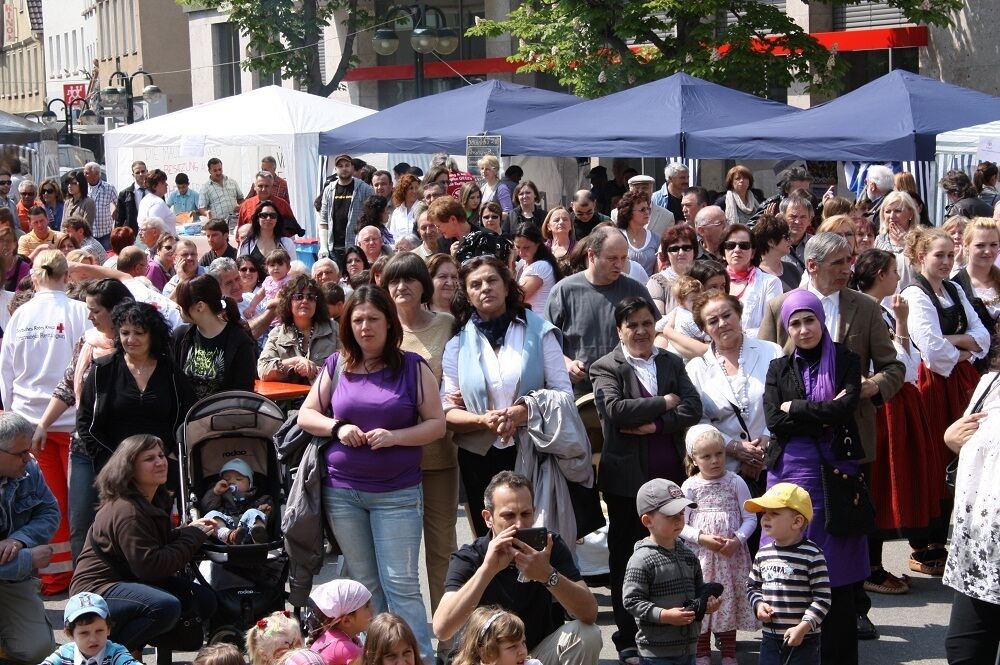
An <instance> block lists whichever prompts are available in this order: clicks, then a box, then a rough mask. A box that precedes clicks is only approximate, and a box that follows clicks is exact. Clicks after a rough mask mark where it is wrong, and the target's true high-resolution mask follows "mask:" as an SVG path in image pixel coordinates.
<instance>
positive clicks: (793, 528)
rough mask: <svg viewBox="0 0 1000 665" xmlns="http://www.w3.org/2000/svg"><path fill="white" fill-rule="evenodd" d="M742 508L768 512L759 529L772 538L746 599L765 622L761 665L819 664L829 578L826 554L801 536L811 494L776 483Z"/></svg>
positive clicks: (755, 565)
mask: <svg viewBox="0 0 1000 665" xmlns="http://www.w3.org/2000/svg"><path fill="white" fill-rule="evenodd" d="M743 505H744V506H745V507H746V509H747V510H749V511H751V512H754V513H764V515H763V517H762V518H761V521H760V523H761V528H762V529H763V530H764V533H765V534H767V535H768V536H769V537H770V538H771V539H772V542H771V543H769V544H767V545H764V546H762V547H761V548H760V550H759V551H758V552H757V556H756V558H755V559H754V562H753V566H752V567H751V569H750V580H749V582H748V583H747V598H749V599H750V604H751V605H752V606H753V609H754V612H755V613H756V614H757V618H758V619H760V620H761V621H762V622H763V623H764V630H763V637H762V639H761V644H760V660H759V664H760V665H772V664H775V665H777V664H779V663H780V664H784V665H819V662H820V639H819V635H820V624H821V623H822V622H823V618H824V617H825V616H826V613H827V611H829V609H830V578H829V576H828V574H827V570H826V558H825V557H824V556H823V550H821V549H820V548H819V547H818V546H817V545H816V544H815V543H814V542H812V541H811V540H809V539H808V538H806V537H805V536H803V532H804V531H805V529H806V526H808V524H809V520H811V519H812V516H813V509H812V500H811V499H810V498H809V493H808V492H806V491H805V490H804V489H802V488H801V487H799V486H798V485H795V484H793V483H777V484H776V485H774V486H773V487H772V488H771V489H769V490H768V491H767V492H766V493H765V494H764V495H763V496H761V497H758V498H756V499H748V500H747V501H746V502H744V504H743Z"/></svg>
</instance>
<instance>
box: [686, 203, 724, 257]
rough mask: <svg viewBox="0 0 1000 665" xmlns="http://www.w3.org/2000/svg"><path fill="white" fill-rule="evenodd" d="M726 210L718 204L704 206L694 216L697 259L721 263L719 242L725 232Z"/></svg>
mask: <svg viewBox="0 0 1000 665" xmlns="http://www.w3.org/2000/svg"><path fill="white" fill-rule="evenodd" d="M727 224H728V222H727V220H726V211H725V210H723V209H722V208H720V207H719V206H705V207H704V208H702V209H701V210H699V211H698V214H697V215H695V216H694V230H695V231H696V232H697V233H698V248H699V249H698V256H697V257H695V260H697V261H718V262H720V263H723V262H724V261H723V260H722V249H721V248H720V247H719V243H720V242H721V241H722V234H723V233H725V232H726V226H727Z"/></svg>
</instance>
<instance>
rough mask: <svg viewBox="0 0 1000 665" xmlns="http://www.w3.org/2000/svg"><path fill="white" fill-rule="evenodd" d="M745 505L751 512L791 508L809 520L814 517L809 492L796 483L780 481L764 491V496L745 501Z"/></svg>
mask: <svg viewBox="0 0 1000 665" xmlns="http://www.w3.org/2000/svg"><path fill="white" fill-rule="evenodd" d="M743 507H744V508H746V509H747V510H749V511H750V512H751V513H762V512H764V511H765V510H768V509H774V508H791V509H792V510H794V511H797V512H799V513H801V514H802V516H803V517H805V518H806V521H807V522H810V521H812V518H813V504H812V499H810V498H809V492H807V491H805V490H804V489H802V488H801V487H799V486H798V485H796V484H795V483H778V484H777V485H775V486H774V487H772V488H771V489H769V490H767V491H766V492H764V495H763V496H759V497H757V498H756V499H747V500H746V501H744V502H743Z"/></svg>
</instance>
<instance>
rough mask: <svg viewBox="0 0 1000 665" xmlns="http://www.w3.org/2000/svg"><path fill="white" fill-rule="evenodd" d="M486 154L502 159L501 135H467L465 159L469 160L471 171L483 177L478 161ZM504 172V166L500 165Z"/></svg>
mask: <svg viewBox="0 0 1000 665" xmlns="http://www.w3.org/2000/svg"><path fill="white" fill-rule="evenodd" d="M486 155H493V156H494V157H496V158H497V159H498V160H499V159H500V137H499V136H467V137H465V159H466V160H467V161H468V167H467V168H468V169H469V173H471V174H472V175H474V176H477V177H482V175H483V174H482V173H480V172H479V166H478V165H477V164H476V162H478V161H479V159H480V158H482V157H485V156H486ZM500 173H501V174H502V173H503V167H502V166H501V167H500Z"/></svg>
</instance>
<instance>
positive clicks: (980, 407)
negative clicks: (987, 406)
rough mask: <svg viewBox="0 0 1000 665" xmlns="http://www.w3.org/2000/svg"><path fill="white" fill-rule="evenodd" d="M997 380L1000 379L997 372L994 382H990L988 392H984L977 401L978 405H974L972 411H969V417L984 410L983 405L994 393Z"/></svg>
mask: <svg viewBox="0 0 1000 665" xmlns="http://www.w3.org/2000/svg"><path fill="white" fill-rule="evenodd" d="M997 379H1000V372H997V373H996V374H995V375H994V376H993V380H992V381H990V385H989V386H987V387H986V390H984V391H983V394H982V395H980V396H979V399H977V400H976V403H975V404H974V405H973V407H972V410H971V411H969V415H972V414H974V413H979V412H980V411H982V410H983V404H984V403H985V402H986V398H987V397H989V395H990V393H991V392H993V387H994V386H995V385H996V384H997Z"/></svg>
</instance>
